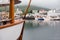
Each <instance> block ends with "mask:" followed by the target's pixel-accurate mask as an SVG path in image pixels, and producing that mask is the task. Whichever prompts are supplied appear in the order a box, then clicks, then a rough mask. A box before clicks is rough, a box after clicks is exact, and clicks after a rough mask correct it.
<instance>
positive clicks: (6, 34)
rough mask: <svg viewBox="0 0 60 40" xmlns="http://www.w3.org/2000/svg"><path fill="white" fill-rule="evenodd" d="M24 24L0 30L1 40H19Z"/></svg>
mask: <svg viewBox="0 0 60 40" xmlns="http://www.w3.org/2000/svg"><path fill="white" fill-rule="evenodd" d="M22 26H23V23H21V24H17V25H14V26H12V27H8V28H5V29H0V40H17V38H18V37H19V35H20V34H21V30H22Z"/></svg>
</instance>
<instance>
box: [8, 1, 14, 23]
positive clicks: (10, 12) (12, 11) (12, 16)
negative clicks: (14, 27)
mask: <svg viewBox="0 0 60 40" xmlns="http://www.w3.org/2000/svg"><path fill="white" fill-rule="evenodd" d="M9 17H10V19H11V21H10V22H11V23H13V22H14V0H10V11H9Z"/></svg>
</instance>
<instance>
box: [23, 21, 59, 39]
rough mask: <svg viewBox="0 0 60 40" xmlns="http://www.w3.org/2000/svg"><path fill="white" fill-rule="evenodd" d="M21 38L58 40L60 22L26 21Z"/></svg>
mask: <svg viewBox="0 0 60 40" xmlns="http://www.w3.org/2000/svg"><path fill="white" fill-rule="evenodd" d="M23 40H60V22H59V21H47V22H44V21H32V20H30V21H26V23H25V29H24V34H23Z"/></svg>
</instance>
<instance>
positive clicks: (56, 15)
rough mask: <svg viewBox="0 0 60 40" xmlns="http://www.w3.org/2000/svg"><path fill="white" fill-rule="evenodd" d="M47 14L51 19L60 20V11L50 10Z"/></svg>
mask: <svg viewBox="0 0 60 40" xmlns="http://www.w3.org/2000/svg"><path fill="white" fill-rule="evenodd" d="M47 13H48V15H47V16H48V17H50V18H60V17H59V16H60V10H49V11H48V12H47Z"/></svg>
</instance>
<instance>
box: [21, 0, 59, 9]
mask: <svg viewBox="0 0 60 40" xmlns="http://www.w3.org/2000/svg"><path fill="white" fill-rule="evenodd" d="M21 1H22V3H21V5H27V4H28V2H29V0H21ZM31 5H36V6H42V7H46V8H51V9H54V8H56V9H60V0H32V3H31Z"/></svg>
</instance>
